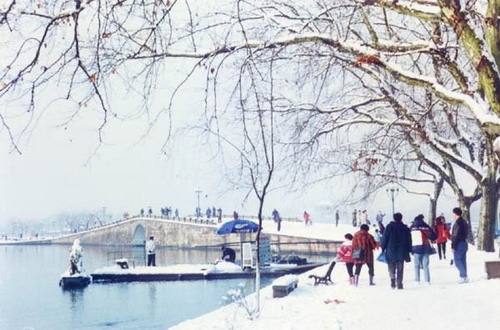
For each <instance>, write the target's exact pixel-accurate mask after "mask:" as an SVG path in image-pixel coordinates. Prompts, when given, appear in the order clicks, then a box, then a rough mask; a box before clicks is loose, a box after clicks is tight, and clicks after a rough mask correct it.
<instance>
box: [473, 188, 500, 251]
mask: <svg viewBox="0 0 500 330" xmlns="http://www.w3.org/2000/svg"><path fill="white" fill-rule="evenodd" d="M482 188H483V189H482V190H483V198H482V199H481V213H480V214H479V228H478V239H477V249H478V250H481V251H486V252H493V251H495V221H496V214H497V210H498V186H497V184H496V182H495V178H488V179H486V180H485V182H484V185H483V187H482Z"/></svg>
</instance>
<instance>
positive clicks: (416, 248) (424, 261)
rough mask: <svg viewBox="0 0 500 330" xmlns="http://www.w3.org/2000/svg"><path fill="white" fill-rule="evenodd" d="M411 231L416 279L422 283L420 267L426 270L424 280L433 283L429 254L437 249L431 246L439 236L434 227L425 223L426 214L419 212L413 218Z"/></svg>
mask: <svg viewBox="0 0 500 330" xmlns="http://www.w3.org/2000/svg"><path fill="white" fill-rule="evenodd" d="M410 231H411V242H412V246H411V252H412V253H413V262H414V266H415V281H416V282H418V283H420V268H422V269H423V270H424V280H425V281H426V282H427V283H428V284H431V274H430V270H429V256H430V255H431V254H433V253H435V251H433V249H432V247H431V241H434V240H435V239H436V238H437V235H436V233H435V232H434V230H432V228H431V227H430V226H429V225H428V224H427V223H425V221H424V216H423V215H422V214H419V215H417V216H416V217H415V219H414V220H413V224H412V225H411V227H410Z"/></svg>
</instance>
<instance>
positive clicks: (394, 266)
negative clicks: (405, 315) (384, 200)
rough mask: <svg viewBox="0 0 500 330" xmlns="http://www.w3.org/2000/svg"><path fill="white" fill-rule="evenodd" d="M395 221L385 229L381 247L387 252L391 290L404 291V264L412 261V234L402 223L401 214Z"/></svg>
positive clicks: (396, 215)
mask: <svg viewBox="0 0 500 330" xmlns="http://www.w3.org/2000/svg"><path fill="white" fill-rule="evenodd" d="M393 217H394V221H392V222H391V223H390V224H388V225H387V227H385V230H384V235H383V236H382V241H381V246H382V251H384V252H385V255H386V260H387V265H388V268H389V276H390V277H391V288H393V289H395V288H396V281H397V287H398V289H403V270H404V262H405V261H409V260H410V252H411V234H410V229H409V228H408V227H407V226H406V225H405V224H404V223H403V222H402V221H403V216H402V215H401V213H395V214H394V216H393Z"/></svg>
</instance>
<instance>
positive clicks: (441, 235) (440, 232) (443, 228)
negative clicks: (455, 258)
mask: <svg viewBox="0 0 500 330" xmlns="http://www.w3.org/2000/svg"><path fill="white" fill-rule="evenodd" d="M434 231H435V232H436V234H437V236H438V237H437V239H436V243H437V246H438V254H439V260H441V259H446V242H447V241H448V240H449V239H450V238H451V234H450V230H449V229H448V226H447V225H446V223H445V222H444V218H443V217H442V216H439V217H437V218H436V225H435V226H434Z"/></svg>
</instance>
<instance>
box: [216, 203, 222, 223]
mask: <svg viewBox="0 0 500 330" xmlns="http://www.w3.org/2000/svg"><path fill="white" fill-rule="evenodd" d="M217 221H218V222H219V223H221V222H222V209H221V208H220V207H219V208H218V209H217Z"/></svg>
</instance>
